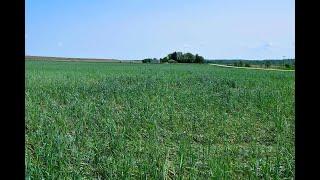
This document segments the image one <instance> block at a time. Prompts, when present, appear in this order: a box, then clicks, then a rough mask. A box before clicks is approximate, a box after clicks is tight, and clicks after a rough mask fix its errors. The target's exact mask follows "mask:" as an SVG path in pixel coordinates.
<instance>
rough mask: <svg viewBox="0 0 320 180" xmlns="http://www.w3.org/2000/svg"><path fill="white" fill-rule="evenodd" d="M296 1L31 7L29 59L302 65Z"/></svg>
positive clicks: (33, 0) (165, 0) (97, 1)
mask: <svg viewBox="0 0 320 180" xmlns="http://www.w3.org/2000/svg"><path fill="white" fill-rule="evenodd" d="M294 17H295V2H294V1H293V0H281V1H279V0H259V1H257V0H241V1H240V0H90V1H88V0H68V1H65V0H54V1H39V0H26V16H25V19H26V30H25V36H26V37H25V42H26V43H25V45H26V54H27V55H41V56H63V57H89V58H116V59H142V58H147V57H152V58H153V57H156V58H160V57H164V56H166V55H167V54H168V53H171V52H173V51H183V52H191V53H198V54H200V55H202V56H204V57H205V58H207V59H237V58H244V59H273V58H282V57H283V56H285V57H287V58H294V57H295V18H294Z"/></svg>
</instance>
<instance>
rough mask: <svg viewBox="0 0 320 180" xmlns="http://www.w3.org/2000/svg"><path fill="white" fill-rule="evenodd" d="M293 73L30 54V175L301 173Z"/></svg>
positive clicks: (288, 175) (190, 176) (273, 176)
mask: <svg viewBox="0 0 320 180" xmlns="http://www.w3.org/2000/svg"><path fill="white" fill-rule="evenodd" d="M294 91H295V89H294V73H293V72H268V71H259V70H246V69H226V68H219V67H214V66H210V65H205V64H203V65H196V64H126V63H85V62H42V61H38V62H36V61H28V62H26V177H31V179H41V178H45V179H65V178H67V179H68V178H72V179H77V178H89V179H92V178H98V179H99V178H100V179H125V178H129V179H166V178H174V179H180V178H181V179H208V178H209V179H210V178H215V177H216V178H219V179H230V178H231V179H248V178H251V179H252V178H253V179H261V178H265V179H270V178H271V179H276V178H280V179H285V178H289V179H292V178H294V166H295V163H294V154H295V152H294V132H295V127H294V124H295V123H294V121H295V118H294V117H295V111H294V103H295V102H294Z"/></svg>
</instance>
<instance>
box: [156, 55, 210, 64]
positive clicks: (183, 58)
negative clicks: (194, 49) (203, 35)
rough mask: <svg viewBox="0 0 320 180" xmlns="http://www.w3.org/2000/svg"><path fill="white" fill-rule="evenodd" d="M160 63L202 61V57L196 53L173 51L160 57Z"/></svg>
mask: <svg viewBox="0 0 320 180" xmlns="http://www.w3.org/2000/svg"><path fill="white" fill-rule="evenodd" d="M160 62H161V63H166V62H168V63H204V58H203V57H202V56H199V55H198V54H196V55H193V54H191V53H182V52H173V53H171V54H168V55H167V56H166V57H164V58H160Z"/></svg>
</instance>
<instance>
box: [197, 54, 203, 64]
mask: <svg viewBox="0 0 320 180" xmlns="http://www.w3.org/2000/svg"><path fill="white" fill-rule="evenodd" d="M195 63H201V64H202V63H204V58H203V57H202V56H199V55H198V54H196V56H195Z"/></svg>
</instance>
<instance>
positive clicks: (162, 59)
mask: <svg viewBox="0 0 320 180" xmlns="http://www.w3.org/2000/svg"><path fill="white" fill-rule="evenodd" d="M168 60H169V58H168V57H164V58H160V63H165V62H168Z"/></svg>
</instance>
